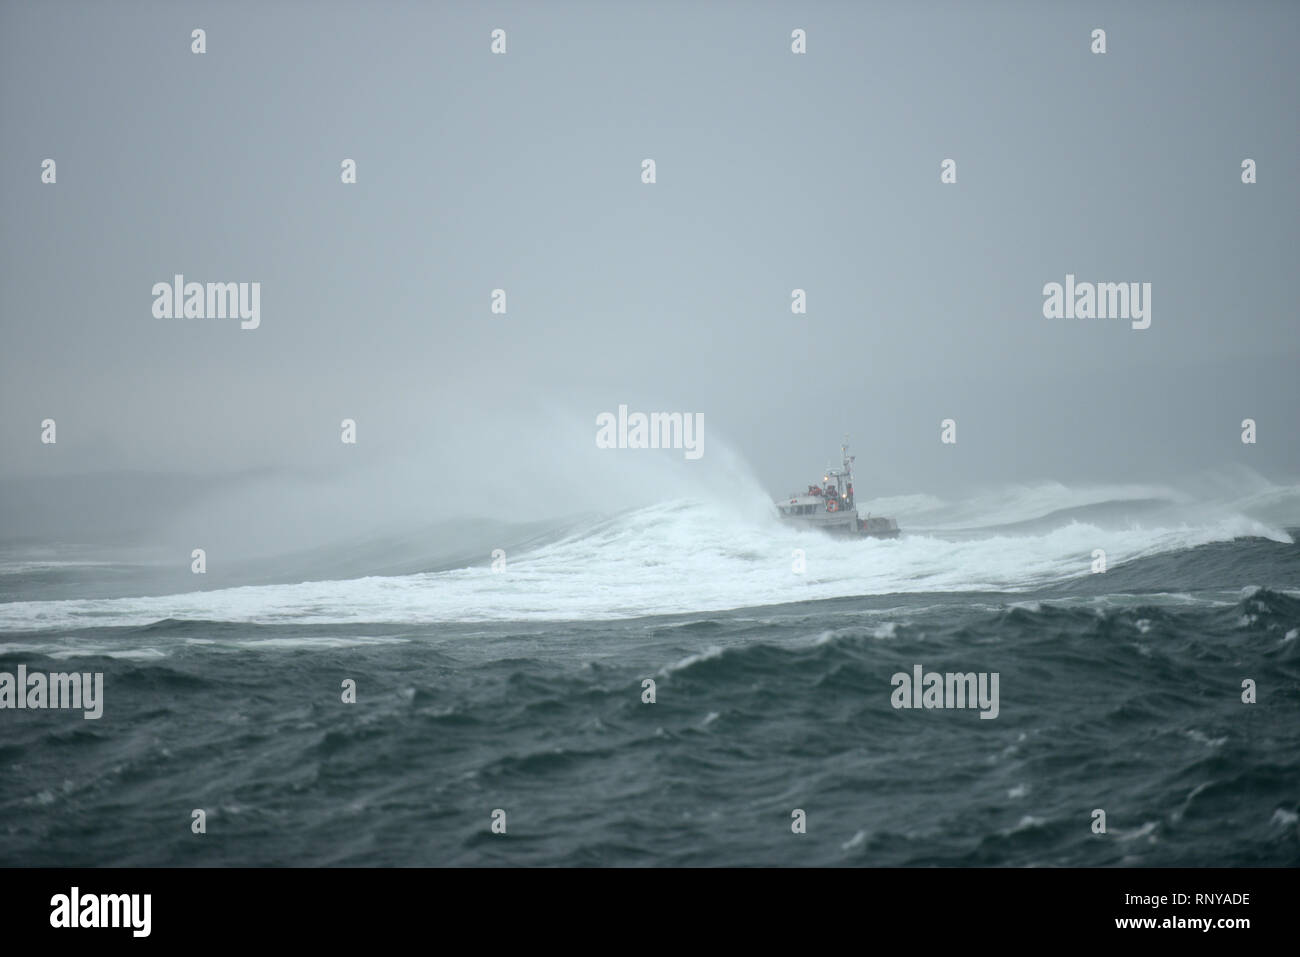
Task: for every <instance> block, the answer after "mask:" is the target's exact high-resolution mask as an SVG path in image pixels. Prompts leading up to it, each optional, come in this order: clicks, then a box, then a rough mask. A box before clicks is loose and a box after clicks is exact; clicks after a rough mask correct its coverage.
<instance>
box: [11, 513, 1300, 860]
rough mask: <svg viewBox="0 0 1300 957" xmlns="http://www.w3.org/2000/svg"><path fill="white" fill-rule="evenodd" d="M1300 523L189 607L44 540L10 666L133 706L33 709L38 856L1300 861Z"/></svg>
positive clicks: (435, 562)
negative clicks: (497, 830) (894, 700)
mask: <svg viewBox="0 0 1300 957" xmlns="http://www.w3.org/2000/svg"><path fill="white" fill-rule="evenodd" d="M1093 498H1094V499H1096V497H1095V496H1094V497H1093ZM1294 502H1295V496H1294V493H1293V492H1286V491H1283V492H1279V493H1277V495H1275V496H1273V497H1272V498H1270V499H1269V500H1268V501H1265V502H1263V503H1259V502H1256V503H1253V507H1251V508H1242V507H1238V508H1235V509H1220V510H1206V509H1204V508H1198V510H1195V511H1188V510H1186V509H1183V506H1181V505H1180V504H1179V503H1177V502H1173V501H1169V500H1167V499H1159V498H1156V499H1152V498H1148V497H1145V496H1143V495H1141V494H1136V493H1135V494H1134V495H1133V496H1132V497H1130V498H1108V499H1104V500H1086V497H1085V500H1079V498H1078V496H1077V495H1075V494H1074V493H1070V492H1069V491H1068V490H1064V489H1059V488H1058V489H1051V488H1049V489H1046V490H1044V489H1036V490H1023V494H1022V495H1021V497H1020V499H1018V500H1016V499H1014V496H1008V497H1007V501H1006V503H1005V508H1004V509H1003V510H1002V511H1001V512H1000V513H999V514H996V515H995V516H994V520H995V521H996V522H997V523H998V524H996V525H990V524H987V523H986V524H983V525H981V524H979V522H978V520H977V518H976V515H975V512H976V511H977V510H971V511H970V512H969V514H965V513H964V512H963V510H962V509H959V508H957V507H954V506H945V505H943V503H938V502H927V501H922V500H914V501H909V502H895V503H890V504H889V505H887V506H886V507H885V508H882V509H881V510H882V511H885V512H886V513H887V514H888V513H891V512H892V513H894V514H899V515H900V518H903V519H907V520H906V521H904V525H905V530H906V531H907V534H906V535H905V537H903V538H902V539H899V540H897V541H892V542H886V541H866V542H849V541H836V540H832V539H824V538H822V537H820V536H818V535H815V534H811V533H801V532H797V531H794V530H791V529H787V528H784V527H781V526H779V525H776V524H775V523H774V522H773V521H771V520H768V519H765V518H764V519H761V520H760V519H750V518H747V519H745V520H742V521H737V517H736V516H735V515H734V514H731V513H730V512H728V511H727V510H726V509H719V508H717V507H715V506H712V505H706V504H702V503H690V502H677V503H671V504H667V505H662V506H657V507H654V508H649V509H641V510H635V511H632V512H629V513H626V514H623V515H620V516H615V517H612V518H605V519H599V520H591V521H585V522H578V523H576V524H574V523H569V524H563V525H557V526H555V527H553V528H550V529H542V530H538V529H536V528H530V529H527V530H523V531H520V532H519V535H518V536H517V537H518V539H519V540H518V541H517V542H512V543H511V547H510V548H508V549H507V554H508V561H507V566H506V569H505V570H504V571H501V572H493V571H492V570H491V568H490V567H489V566H490V558H489V557H488V552H489V551H490V546H491V544H492V542H491V541H488V540H485V541H484V542H483V546H484V547H483V548H481V549H478V553H479V557H478V558H476V559H475V560H474V563H473V564H468V563H467V562H465V561H464V560H462V559H458V558H454V557H448V556H447V555H442V556H438V557H427V558H426V559H424V561H423V564H424V566H425V567H426V569H427V570H423V571H416V572H412V573H400V574H385V575H382V576H374V577H355V575H352V576H349V577H342V576H340V577H338V578H335V579H332V580H325V581H313V582H309V583H285V582H279V583H276V582H274V581H270V580H269V579H267V580H264V581H263V583H261V584H244V585H235V586H233V587H221V588H215V589H211V590H206V591H188V592H183V591H182V590H181V588H179V587H174V585H173V584H172V581H171V580H170V579H168V580H166V581H165V582H162V583H161V584H160V580H159V578H158V576H159V575H162V574H164V573H162V572H160V571H159V570H158V569H157V567H156V566H154V565H152V564H150V562H149V561H148V560H145V559H138V560H136V559H132V560H123V559H119V560H114V557H113V556H112V554H111V553H108V554H104V553H94V554H92V552H91V551H90V550H87V549H79V548H76V547H72V546H64V547H60V548H53V547H46V548H43V549H34V548H32V547H30V546H24V547H23V548H17V547H14V548H10V549H9V550H8V551H7V552H6V553H5V554H4V555H3V560H2V561H0V597H3V598H4V599H5V600H4V601H3V602H2V603H0V671H10V672H12V671H14V670H15V669H16V668H17V666H18V665H19V664H23V665H26V666H27V668H28V669H29V670H33V671H35V670H42V671H66V670H73V669H75V670H78V671H102V672H103V673H104V676H105V677H104V687H105V691H104V695H105V710H104V716H103V717H102V718H101V719H99V720H97V721H88V720H84V719H83V718H82V717H81V715H80V713H69V712H50V711H44V712H42V711H3V712H0V728H2V729H3V736H2V737H0V863H2V864H88V865H145V864H163V865H173V864H174V865H201V864H256V865H262V864H286V865H287V864H299V865H318V864H351V865H358V864H386V865H392V864H399V865H403V864H410V865H421V864H434V865H436V864H508V863H522V864H630V865H665V864H701V865H727V864H741V865H759V864H785V865H819V864H820V865H825V864H866V865H1111V864H1124V865H1133V864H1135V865H1181V864H1191V865H1262V864H1269V865H1296V864H1300V829H1298V826H1297V814H1298V812H1300V720H1297V719H1298V718H1300V641H1298V640H1297V635H1298V634H1300V546H1297V545H1296V544H1295V543H1294V539H1295V531H1296V529H1295V527H1294V526H1295V524H1296V523H1295V522H1291V523H1287V522H1278V521H1277V519H1278V518H1279V517H1284V516H1285V515H1286V514H1289V513H1290V510H1291V509H1293V507H1294ZM1180 509H1183V510H1182V511H1180ZM984 512H985V514H990V513H991V512H992V509H991V508H990V507H989V506H988V503H985V508H984ZM909 516H910V518H909ZM1288 529H1289V530H1288ZM492 535H493V536H495V538H496V539H497V540H501V541H504V539H502V538H501V533H500V531H499V530H493V531H492ZM1098 548H1101V549H1105V550H1106V553H1107V560H1108V564H1109V568H1108V570H1107V571H1106V573H1105V574H1091V573H1090V566H1091V562H1092V553H1093V550H1094V549H1098ZM795 549H802V550H803V551H804V553H805V557H806V561H807V570H806V572H805V573H804V574H802V575H798V574H795V573H794V572H793V571H792V559H793V553H794V550H795ZM372 551H373V546H370V547H368V549H361V550H360V551H355V550H354V551H352V552H350V553H348V554H339V555H335V556H319V555H317V556H313V557H312V560H313V561H314V562H317V563H318V564H320V563H323V564H322V565H321V567H326V568H328V567H331V562H333V567H334V568H335V570H337V571H341V572H343V573H344V574H346V573H347V572H350V571H353V570H354V569H352V568H350V567H349V566H351V565H356V564H358V563H359V564H360V566H361V567H365V566H366V564H367V563H372V562H373V554H372ZM380 551H383V549H380ZM419 564H420V562H419V560H417V566H418V565H419ZM280 573H281V574H289V575H292V573H293V569H292V568H291V567H290V568H288V570H287V571H286V570H285V568H281V569H280ZM186 574H188V569H186ZM191 581H192V579H191ZM186 584H189V582H186ZM190 587H192V585H191V586H190ZM160 589H161V590H168V591H170V592H171V593H170V594H158V592H159V590H160ZM917 664H920V665H922V666H923V667H924V669H925V670H927V671H930V670H934V671H940V672H949V671H960V672H969V671H975V672H997V673H998V674H999V676H1000V702H999V705H1000V709H999V715H998V717H997V718H996V719H994V720H981V719H980V718H979V716H978V712H977V711H974V710H896V709H895V708H893V707H892V706H891V703H890V694H891V691H892V687H891V676H892V675H893V674H894V673H896V672H909V673H910V672H911V670H912V668H913V666H914V665H917ZM349 678H350V679H353V680H355V682H356V685H357V703H356V704H344V703H343V702H342V701H341V700H340V695H341V690H340V686H341V683H342V682H343V681H344V680H345V679H349ZM647 678H650V679H653V680H654V681H655V683H656V698H657V700H656V701H655V703H653V704H647V703H643V701H642V693H643V691H642V688H643V684H642V683H643V681H644V680H645V679H647ZM1247 678H1249V679H1252V680H1253V681H1254V682H1256V684H1257V687H1258V703H1256V704H1253V705H1252V704H1244V703H1242V700H1241V688H1242V681H1243V679H1247ZM195 808H202V809H205V810H206V812H207V833H206V834H204V835H195V834H193V833H191V829H190V824H191V812H192V810H193V809H195ZM796 808H797V809H802V810H803V811H805V812H806V815H807V833H806V834H802V835H796V834H793V833H792V832H791V813H792V811H793V810H794V809H796ZM1097 808H1101V809H1103V810H1105V812H1106V817H1107V833H1106V834H1105V835H1096V834H1094V833H1093V832H1092V829H1091V825H1092V821H1093V817H1092V812H1093V810H1094V809H1097ZM495 809H502V810H504V811H505V813H506V822H507V823H506V829H507V833H506V835H505V836H500V835H494V834H493V833H491V831H490V824H491V820H492V812H493V811H494V810H495Z"/></svg>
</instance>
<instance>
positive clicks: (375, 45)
mask: <svg viewBox="0 0 1300 957" xmlns="http://www.w3.org/2000/svg"><path fill="white" fill-rule="evenodd" d="M195 27H202V28H203V29H205V30H206V31H207V52H206V53H205V54H204V55H201V56H198V55H194V54H192V53H191V52H190V31H191V30H192V29H193V28H195ZM496 27H500V28H503V29H505V30H506V31H507V37H508V53H507V54H506V55H504V56H493V55H492V54H491V53H490V52H489V42H490V38H489V34H490V31H491V30H492V29H493V28H496ZM796 27H801V28H804V29H806V30H807V32H808V52H807V54H806V55H802V56H796V55H793V54H792V53H791V52H790V31H791V30H792V29H794V28H796ZM1095 27H1101V28H1104V29H1105V30H1106V33H1107V46H1108V52H1107V53H1106V54H1105V55H1100V56H1098V55H1094V54H1092V53H1091V52H1090V51H1089V44H1090V33H1091V31H1092V29H1093V28H1095ZM1298 28H1300V6H1297V5H1295V4H1291V3H1247V4H1227V3H1216V4H1211V3H1146V4H1141V5H1136V4H1131V3H1110V4H1107V3H1089V4H1087V5H1086V6H1085V5H1083V4H1075V5H1069V6H1067V5H1064V4H1050V5H1048V4H1036V3H965V2H963V3H893V4H872V5H867V4H850V3H800V4H764V3H746V4H739V3H721V2H713V0H710V2H696V3H671V2H655V3H649V2H630V0H629V2H619V3H562V2H548V3H545V4H541V3H516V4H511V3H491V4H483V3H468V2H465V3H398V2H391V3H371V4H340V3H287V2H265V3H227V4H216V5H209V4H189V3H175V2H166V3H136V2H123V3H115V4H111V5H107V4H101V3H77V2H60V3H14V2H3V3H2V4H0V142H3V150H2V151H0V164H3V168H2V169H0V206H2V207H3V209H4V211H5V212H4V216H3V218H2V222H3V226H2V227H0V230H2V232H3V264H2V265H0V276H2V278H3V292H4V295H3V297H2V299H0V308H2V309H3V313H2V315H0V335H2V337H3V339H2V341H3V347H2V348H0V407H2V408H3V410H4V414H3V416H0V448H2V449H3V455H2V456H0V478H13V477H17V476H24V477H31V476H41V475H49V474H76V473H98V472H112V471H136V472H140V473H146V474H148V473H162V472H193V473H199V474H202V475H204V476H206V477H207V478H208V479H209V480H210V479H212V477H213V476H218V477H219V476H220V475H222V474H224V473H227V472H230V473H237V472H243V471H246V470H250V469H267V470H295V471H301V472H302V473H304V474H311V475H321V474H325V475H328V474H330V473H331V472H336V471H338V472H341V471H349V470H352V471H355V470H362V471H364V470H370V471H369V472H368V473H367V474H371V475H374V476H380V478H378V479H376V480H375V481H376V483H377V484H376V485H375V486H374V487H375V488H378V489H384V488H385V482H387V481H389V480H391V481H392V483H393V484H392V486H391V488H387V490H386V491H383V492H381V493H379V494H383V495H385V496H386V497H388V498H389V499H393V498H396V499H398V500H399V502H400V500H401V498H402V497H403V496H421V495H435V496H444V495H449V494H451V492H452V491H453V490H454V489H455V488H457V487H458V486H459V485H460V484H461V483H463V482H464V481H466V480H467V479H468V478H469V477H472V476H474V475H475V474H481V463H482V462H483V461H484V460H485V458H486V457H487V456H489V455H490V454H492V451H493V449H494V448H496V447H502V446H504V447H516V448H517V449H518V454H517V457H516V459H515V461H514V463H513V471H514V472H515V476H516V478H515V481H516V482H517V483H519V484H518V485H515V486H511V487H512V488H517V487H519V485H522V484H523V483H525V482H527V481H531V480H532V478H535V479H536V481H537V482H538V483H547V488H550V489H558V490H560V491H561V492H562V491H563V489H564V488H565V487H566V482H569V481H576V480H578V479H579V478H580V477H581V476H584V475H590V474H591V473H590V471H589V470H590V469H591V468H592V467H593V465H592V463H597V465H595V466H594V467H595V468H601V467H603V465H602V463H608V462H610V461H611V457H614V456H617V455H620V454H621V455H622V456H623V458H624V459H626V458H627V453H612V452H606V453H600V454H601V455H603V456H604V458H598V457H596V452H595V450H594V435H595V417H596V415H597V414H598V413H600V412H602V411H613V410H615V409H616V408H617V406H618V405H619V403H627V404H628V405H629V406H630V407H631V408H632V409H633V410H642V411H668V410H677V411H689V412H702V413H704V417H705V423H706V425H705V427H706V439H705V442H706V446H705V448H706V462H707V460H708V458H709V456H710V454H711V453H712V450H713V449H714V448H720V446H721V445H722V444H724V443H725V445H726V446H727V447H729V448H730V449H732V450H734V452H735V453H736V454H737V455H739V456H740V457H742V458H743V459H744V460H746V461H747V462H748V463H749V464H750V465H752V467H753V469H754V472H755V475H756V477H757V478H758V480H759V482H760V483H762V484H764V485H765V486H766V487H768V489H769V490H770V491H772V492H774V493H782V492H784V491H786V490H788V488H789V487H790V486H791V485H794V484H799V483H806V482H807V481H808V480H810V479H811V478H813V477H815V475H814V474H813V473H815V472H816V471H817V470H819V469H820V468H821V467H822V466H823V465H824V464H825V463H826V461H827V459H828V457H829V456H830V455H831V454H833V452H834V451H835V447H836V445H837V443H838V441H839V438H840V436H841V435H842V433H844V432H849V433H851V434H852V435H853V437H854V443H855V445H856V446H857V447H858V450H859V452H860V458H859V464H860V466H861V465H864V464H865V465H866V466H867V472H866V474H867V476H868V477H869V478H868V481H869V482H870V485H871V487H872V489H873V490H874V491H877V492H879V493H881V494H890V495H896V494H904V493H907V492H909V491H913V490H916V491H936V490H944V489H949V490H951V489H961V488H963V487H970V486H973V485H975V484H980V483H998V482H1017V481H1031V480H1042V479H1046V480H1055V481H1061V482H1065V483H1067V484H1069V483H1073V482H1084V481H1107V480H1114V481H1129V480H1161V479H1169V478H1173V477H1176V476H1178V475H1180V474H1184V473H1187V472H1193V471H1197V470H1201V469H1213V468H1217V467H1221V466H1228V465H1233V464H1237V463H1245V464H1248V465H1250V466H1251V467H1252V468H1254V469H1256V470H1258V471H1260V472H1261V473H1263V474H1266V475H1269V476H1272V477H1274V478H1276V479H1278V480H1284V481H1285V480H1290V481H1294V479H1295V477H1296V474H1297V472H1300V444H1298V443H1297V442H1296V440H1295V430H1296V419H1297V410H1298V409H1300V401H1298V399H1300V386H1298V385H1297V381H1298V380H1300V377H1298V376H1297V373H1296V368H1297V359H1298V358H1300V336H1298V335H1297V316H1296V310H1295V301H1296V298H1295V294H1294V288H1293V283H1294V281H1295V280H1294V275H1295V256H1296V249H1297V235H1296V233H1297V222H1298V221H1300V217H1298V214H1300V202H1298V200H1300V186H1297V169H1296V161H1297V157H1298V156H1300V134H1298V131H1297V123H1296V114H1297V109H1296V107H1297V101H1298V99H1300V98H1298V97H1297V84H1298V83H1300V81H1298V80H1297V76H1298V75H1300V74H1298V73H1297V69H1296V65H1297V64H1296V54H1295V49H1296V42H1297V39H1300V29H1298ZM46 157H51V158H54V159H55V160H56V162H57V164H58V166H57V170H58V182H57V184H56V185H52V186H51V185H44V184H42V183H41V181H40V164H41V161H42V160H43V159H45V158H46ZM647 157H650V158H653V159H654V160H655V161H656V163H657V175H658V182H657V183H656V184H655V185H653V186H647V185H643V184H642V183H641V181H640V169H641V161H642V159H644V158H647ZM1246 157H1250V158H1252V159H1254V160H1255V161H1256V162H1257V164H1258V177H1259V182H1258V183H1257V184H1255V185H1250V186H1246V185H1243V184H1242V183H1241V181H1240V163H1241V161H1242V159H1243V158H1246ZM344 158H352V159H355V160H356V162H357V164H358V183H357V184H356V185H346V186H345V185H343V184H341V183H340V181H339V173H340V162H341V161H342V160H343V159H344ZM945 158H953V159H955V160H956V162H957V173H958V181H957V183H956V184H955V185H941V184H940V182H939V172H940V163H941V161H942V160H944V159H945ZM177 272H180V273H183V274H184V275H185V276H186V278H187V279H188V280H196V281H200V282H207V281H223V282H224V281H259V282H261V284H262V318H261V327H260V328H259V329H257V330H254V331H244V330H241V329H239V328H238V324H237V323H235V322H230V321H220V320H164V319H156V318H154V317H153V315H152V312H151V307H152V301H153V297H152V295H151V292H150V290H151V287H152V286H153V284H154V283H155V282H159V281H170V279H171V277H172V276H173V274H174V273H177ZM1067 272H1068V273H1074V274H1075V275H1076V276H1077V277H1078V279H1079V280H1080V281H1083V280H1091V281H1097V282H1121V281H1124V282H1128V281H1136V282H1150V283H1151V284H1152V287H1153V292H1152V300H1153V302H1152V305H1153V310H1152V322H1151V327H1150V328H1149V329H1147V330H1145V331H1134V330H1132V329H1130V328H1129V326H1128V323H1126V322H1122V321H1106V320H1066V319H1045V318H1044V317H1043V315H1042V303H1043V296H1042V292H1041V290H1042V287H1043V284H1044V283H1047V282H1053V281H1055V282H1062V281H1063V280H1064V277H1065V275H1066V273H1067ZM496 287H502V288H504V289H505V290H506V292H507V295H508V308H509V311H508V314H507V315H506V316H504V317H493V316H491V315H490V313H489V308H488V307H489V295H490V292H491V290H492V289H493V288H496ZM796 287H798V288H803V289H805V290H807V294H808V307H809V308H808V314H807V315H806V316H795V315H792V314H791V312H790V293H791V290H792V289H794V288H796ZM46 417H52V418H54V419H56V421H57V423H58V444H57V446H54V447H50V446H45V445H42V444H41V443H40V441H39V437H40V422H41V420H42V419H44V418H46ZM345 417H351V418H354V419H356V420H357V422H358V434H359V441H358V444H357V446H355V447H345V446H342V444H341V443H340V441H339V422H340V420H341V419H343V418H345ZM947 417H952V418H955V419H956V420H957V422H958V443H957V446H956V447H951V446H944V445H941V444H940V442H939V423H940V420H941V419H943V418H947ZM1245 417H1253V418H1255V419H1256V420H1257V421H1258V423H1259V443H1258V445H1256V446H1245V445H1243V444H1242V443H1241V441H1240V438H1239V435H1240V422H1241V420H1242V419H1243V418H1245ZM711 441H712V442H715V443H718V445H716V446H714V445H710V444H709V443H710V442H711ZM638 454H640V455H641V456H642V458H640V459H635V458H634V459H633V465H632V467H636V468H639V467H641V463H642V462H647V463H648V460H649V459H650V458H652V457H654V456H658V457H660V458H671V459H672V461H673V462H674V468H676V469H688V468H691V467H694V466H697V465H700V463H681V462H679V461H678V460H679V458H680V457H679V456H677V455H675V454H674V453H653V454H652V453H638ZM627 467H628V466H627V463H626V462H623V463H620V464H619V465H618V466H617V468H616V469H615V471H613V472H611V473H610V475H613V474H616V473H617V469H626V468H627ZM645 467H646V468H647V469H648V470H649V471H650V472H653V471H654V470H655V469H657V468H659V467H660V466H659V465H656V466H654V467H651V466H649V465H648V464H647V465H646V466H645ZM399 472H401V474H402V477H401V479H400V481H399V480H398V479H397V478H396V476H397V475H398V473H399ZM385 476H387V478H385ZM530 477H532V478H530ZM597 478H599V479H600V480H601V481H604V480H605V479H606V478H607V476H606V477H601V476H597ZM651 484H652V485H653V482H651ZM557 494H559V493H557ZM9 504H10V507H11V508H13V507H14V506H13V503H12V502H11V503H9Z"/></svg>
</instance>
